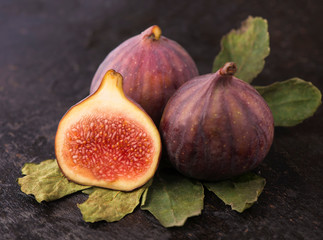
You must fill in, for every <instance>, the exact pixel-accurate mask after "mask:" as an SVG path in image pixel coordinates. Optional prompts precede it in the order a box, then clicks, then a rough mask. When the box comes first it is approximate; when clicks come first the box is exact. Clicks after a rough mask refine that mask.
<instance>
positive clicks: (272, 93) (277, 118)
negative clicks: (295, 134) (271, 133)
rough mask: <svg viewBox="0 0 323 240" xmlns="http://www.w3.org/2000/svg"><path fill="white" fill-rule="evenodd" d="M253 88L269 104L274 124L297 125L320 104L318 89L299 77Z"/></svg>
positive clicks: (320, 96)
mask: <svg viewBox="0 0 323 240" xmlns="http://www.w3.org/2000/svg"><path fill="white" fill-rule="evenodd" d="M255 88H256V89H257V91H258V92H259V93H260V94H261V95H262V97H263V98H264V99H265V100H266V102H267V104H268V105H269V107H270V109H271V111H272V113H273V116H274V123H275V126H284V127H289V126H294V125H297V124H299V123H301V122H302V121H303V120H305V119H306V118H309V117H311V116H312V115H313V114H314V113H315V111H316V110H317V108H318V107H319V106H320V104H321V99H322V94H321V92H320V90H319V89H318V88H316V87H315V86H314V85H313V84H312V83H310V82H306V81H304V80H302V79H300V78H291V79H288V80H286V81H283V82H275V83H273V84H271V85H268V86H261V87H259V86H256V87H255Z"/></svg>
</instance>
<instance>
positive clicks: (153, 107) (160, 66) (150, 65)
mask: <svg viewBox="0 0 323 240" xmlns="http://www.w3.org/2000/svg"><path fill="white" fill-rule="evenodd" d="M108 69H115V70H116V71H117V72H120V73H121V74H122V75H123V76H124V84H123V89H124V92H125V94H126V95H127V96H129V97H130V98H131V99H133V100H134V101H135V102H137V103H138V104H139V105H140V106H141V107H142V108H143V109H144V110H145V111H146V112H147V113H148V114H149V116H151V118H152V119H153V120H154V122H155V123H156V125H159V122H160V118H161V115H162V113H163V109H164V107H165V105H166V103H167V101H168V99H169V98H170V97H171V96H172V95H173V94H174V92H175V90H176V89H178V88H179V87H180V86H181V85H182V84H183V83H184V82H186V81H188V80H189V79H191V78H193V77H195V76H197V75H198V70H197V67H196V65H195V63H194V61H193V59H192V58H191V57H190V55H189V54H188V53H187V51H186V50H185V49H184V48H183V47H181V46H180V45H179V44H178V43H176V42H175V41H172V40H170V39H168V38H166V37H164V36H162V35H161V29H160V28H159V27H158V26H156V25H154V26H151V27H149V28H148V29H146V30H145V31H143V32H142V33H141V34H139V35H136V36H134V37H132V38H130V39H128V40H126V41H124V42H123V43H121V44H120V45H119V46H118V47H116V48H115V49H114V50H113V51H111V52H110V53H109V54H108V55H107V57H106V58H105V59H104V61H103V62H102V63H101V65H100V66H99V68H98V70H97V71H96V73H95V75H94V77H93V80H92V83H91V89H90V93H93V92H94V91H95V90H96V89H97V88H98V86H99V85H100V81H101V79H102V76H103V74H104V73H105V72H106V71H107V70H108Z"/></svg>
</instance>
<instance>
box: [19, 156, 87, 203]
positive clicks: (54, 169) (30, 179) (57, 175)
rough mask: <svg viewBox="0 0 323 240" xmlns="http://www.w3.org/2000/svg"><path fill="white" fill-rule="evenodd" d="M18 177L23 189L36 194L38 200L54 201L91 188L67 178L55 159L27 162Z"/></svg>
mask: <svg viewBox="0 0 323 240" xmlns="http://www.w3.org/2000/svg"><path fill="white" fill-rule="evenodd" d="M21 172H22V174H23V175H26V176H24V177H22V178H18V184H19V185H20V187H21V191H22V192H24V193H26V194H32V195H34V196H35V198H36V200H37V202H39V203H40V202H42V201H47V202H49V201H53V200H56V199H59V198H62V197H64V196H66V195H69V194H72V193H74V192H77V191H80V190H83V189H86V188H90V187H89V186H83V185H79V184H76V183H73V182H70V181H68V180H67V178H66V177H65V176H64V175H63V174H62V172H61V171H60V169H59V167H58V165H57V162H56V160H55V159H50V160H45V161H43V162H41V163H39V164H35V163H26V164H25V165H24V166H23V168H22V170H21Z"/></svg>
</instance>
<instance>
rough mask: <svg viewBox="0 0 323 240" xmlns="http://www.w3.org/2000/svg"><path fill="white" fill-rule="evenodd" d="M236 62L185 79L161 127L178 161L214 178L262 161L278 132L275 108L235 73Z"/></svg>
mask: <svg viewBox="0 0 323 240" xmlns="http://www.w3.org/2000/svg"><path fill="white" fill-rule="evenodd" d="M235 71H236V66H235V64H234V63H227V64H226V65H225V66H224V67H223V68H221V69H220V70H219V71H217V72H216V73H213V74H206V75H202V76H198V77H195V78H193V79H192V80H190V81H188V82H186V83H185V84H183V85H182V86H181V87H180V88H179V89H178V90H177V91H176V92H175V94H174V95H173V96H172V97H171V98H170V100H169V102H168V103H167V105H166V107H165V110H164V113H163V116H162V119H161V123H160V131H161V134H162V137H163V140H164V143H165V146H166V148H167V152H168V155H169V159H170V162H171V163H172V164H173V165H174V167H175V168H176V169H177V170H178V171H179V172H181V173H182V174H183V175H186V176H188V177H191V178H195V179H199V180H206V181H215V180H222V179H227V178H231V177H234V176H238V175H240V174H242V173H244V172H248V171H250V170H252V169H254V168H255V167H257V166H258V165H259V164H260V163H261V162H262V160H263V159H264V158H265V156H266V155H267V153H268V151H269V149H270V147H271V144H272V141H273V137H274V120H273V116H272V113H271V111H270V109H269V107H268V105H267V103H266V102H265V101H264V99H263V98H262V97H261V96H260V94H259V93H258V92H257V91H256V90H255V89H254V88H253V87H252V86H250V85H249V84H248V83H246V82H244V81H242V80H240V79H238V78H236V77H234V76H233V74H234V72H235Z"/></svg>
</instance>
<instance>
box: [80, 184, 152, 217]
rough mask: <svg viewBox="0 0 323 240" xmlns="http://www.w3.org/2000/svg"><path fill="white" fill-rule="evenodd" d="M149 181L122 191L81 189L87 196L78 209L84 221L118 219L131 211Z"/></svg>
mask: <svg viewBox="0 0 323 240" xmlns="http://www.w3.org/2000/svg"><path fill="white" fill-rule="evenodd" d="M150 184H151V181H149V182H148V183H146V184H145V185H144V186H142V187H141V188H138V189H136V190H134V191H132V192H122V191H117V190H110V189H104V188H97V187H96V188H93V189H88V190H85V191H83V193H86V194H89V198H88V199H87V200H86V201H85V202H84V203H81V204H78V207H79V209H80V210H81V213H82V215H83V219H84V221H86V222H98V221H102V220H104V221H107V222H114V221H119V220H120V219H122V218H123V217H124V216H126V215H127V214H129V213H132V212H133V210H134V209H135V208H136V206H137V205H138V204H139V200H140V197H141V195H142V193H143V192H144V191H145V190H146V189H147V188H148V187H149V185H150Z"/></svg>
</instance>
